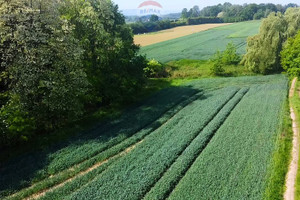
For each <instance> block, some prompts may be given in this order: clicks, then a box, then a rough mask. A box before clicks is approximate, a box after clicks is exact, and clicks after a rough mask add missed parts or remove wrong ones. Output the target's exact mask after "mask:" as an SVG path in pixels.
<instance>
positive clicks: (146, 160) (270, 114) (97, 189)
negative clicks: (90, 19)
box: [0, 75, 288, 200]
mask: <svg viewBox="0 0 300 200" xmlns="http://www.w3.org/2000/svg"><path fill="white" fill-rule="evenodd" d="M287 83H288V79H287V78H286V77H285V76H283V75H274V76H265V77H241V78H218V79H205V80H196V81H192V82H190V83H187V84H186V85H183V86H181V87H174V88H168V89H165V90H162V91H160V92H159V93H157V94H155V95H154V96H152V97H151V98H149V99H147V100H146V101H144V102H143V103H142V104H140V105H137V106H136V107H134V108H132V109H130V110H127V112H125V113H124V114H123V116H122V117H121V118H119V119H117V120H115V121H112V122H109V123H107V124H102V125H101V126H99V127H97V128H96V129H95V130H93V131H91V132H89V133H88V134H87V133H86V134H84V135H78V136H76V137H74V138H72V139H71V140H70V141H68V142H66V143H63V144H60V145H56V146H54V147H52V148H50V149H45V150H43V151H41V152H39V155H41V156H37V155H36V154H28V155H27V156H23V157H22V159H21V158H17V159H18V160H17V161H18V162H16V160H11V162H10V163H6V164H5V166H2V167H1V168H0V172H1V174H2V175H3V176H2V177H1V179H0V180H1V182H0V197H1V198H2V199H3V198H5V197H7V198H5V199H24V198H29V199H49V200H52V199H80V200H82V199H99V200H100V199H101V200H102V199H123V200H133V199H136V200H137V199H149V200H153V199H166V198H169V199H180V200H181V199H245V198H246V197H247V199H262V198H263V196H264V194H265V191H266V190H267V188H268V177H270V176H271V174H272V170H269V169H270V168H269V167H270V166H271V163H272V161H273V159H272V157H273V154H274V152H275V151H276V149H277V148H278V144H277V141H278V138H279V137H281V135H280V134H281V133H282V132H281V127H280V124H281V122H282V116H283V108H284V106H283V105H284V103H285V101H286V97H287V89H288V84H287ZM43 155H44V156H43ZM20 159H21V160H20ZM31 180H34V181H33V182H34V184H32V182H31ZM12 194H14V195H12Z"/></svg>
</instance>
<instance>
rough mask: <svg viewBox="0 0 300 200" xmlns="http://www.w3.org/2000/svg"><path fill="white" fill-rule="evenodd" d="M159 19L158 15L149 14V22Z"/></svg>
mask: <svg viewBox="0 0 300 200" xmlns="http://www.w3.org/2000/svg"><path fill="white" fill-rule="evenodd" d="M158 20H159V17H158V16H157V15H151V17H150V22H157V21H158Z"/></svg>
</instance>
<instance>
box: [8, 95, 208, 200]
mask: <svg viewBox="0 0 300 200" xmlns="http://www.w3.org/2000/svg"><path fill="white" fill-rule="evenodd" d="M202 94H203V93H202V92H200V93H196V94H194V95H193V96H192V97H190V98H189V99H187V100H185V101H182V102H180V103H179V104H177V105H175V106H174V107H172V108H171V109H170V110H168V111H167V112H166V113H164V115H163V116H161V117H160V118H159V119H158V120H156V121H155V122H154V123H152V124H150V125H148V126H147V127H145V128H143V129H142V130H140V131H139V132H138V133H136V134H134V135H133V136H131V137H130V138H128V139H126V140H124V141H123V142H121V143H119V144H117V145H115V146H113V147H111V148H109V149H107V150H105V151H103V152H101V153H99V154H98V155H95V156H94V157H92V158H90V159H88V160H86V161H84V162H82V163H80V164H78V165H75V166H72V167H71V168H69V169H67V170H65V171H63V172H60V173H58V174H55V175H54V176H52V177H51V178H49V179H45V180H44V181H41V182H39V183H36V184H35V185H33V186H32V187H30V188H26V189H24V190H21V191H20V192H18V193H16V194H14V195H12V196H11V197H10V198H13V199H22V198H26V197H28V196H30V195H33V194H34V193H36V192H39V191H41V190H46V189H49V188H51V187H55V185H59V184H60V183H61V182H64V181H65V180H68V179H70V178H72V177H74V176H75V175H77V174H78V173H80V172H81V171H84V170H86V169H88V168H90V167H91V166H93V165H96V164H97V163H101V162H103V161H105V160H107V159H110V158H111V157H113V156H114V155H117V154H118V153H120V152H122V151H124V150H125V149H126V148H128V147H129V146H131V145H135V144H136V143H139V142H140V141H141V140H143V139H144V138H145V137H146V136H147V135H148V134H150V133H152V132H153V131H155V130H157V129H159V128H160V127H162V126H163V125H164V124H166V123H167V122H168V121H169V120H170V119H171V118H172V117H174V116H175V115H176V114H177V113H178V112H180V110H182V109H183V108H184V107H186V106H188V105H189V104H190V103H192V102H193V101H194V100H196V99H197V98H199V97H200V96H201V95H202Z"/></svg>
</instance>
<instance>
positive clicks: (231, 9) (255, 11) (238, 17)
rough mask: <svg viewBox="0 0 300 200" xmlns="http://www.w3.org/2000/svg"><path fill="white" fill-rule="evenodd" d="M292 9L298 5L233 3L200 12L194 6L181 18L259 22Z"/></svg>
mask: <svg viewBox="0 0 300 200" xmlns="http://www.w3.org/2000/svg"><path fill="white" fill-rule="evenodd" d="M290 7H297V5H296V4H288V5H286V6H282V5H275V4H272V3H269V4H244V5H233V4H231V3H228V2H227V3H224V4H218V5H215V6H208V7H205V8H203V9H202V10H199V7H198V6H194V7H193V8H191V9H190V10H188V9H187V8H184V9H183V10H182V13H181V17H182V18H184V19H186V18H192V17H220V18H222V19H223V20H224V22H240V21H247V20H257V19H262V18H265V17H267V16H268V15H269V14H270V13H271V12H281V13H284V12H285V11H286V10H287V9H288V8H290Z"/></svg>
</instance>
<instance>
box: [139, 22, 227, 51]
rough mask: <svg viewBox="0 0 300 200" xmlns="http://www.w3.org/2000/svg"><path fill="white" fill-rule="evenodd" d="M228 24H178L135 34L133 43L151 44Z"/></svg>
mask: <svg viewBox="0 0 300 200" xmlns="http://www.w3.org/2000/svg"><path fill="white" fill-rule="evenodd" d="M226 25H228V24H201V25H194V26H180V27H176V28H172V29H168V30H163V31H159V32H155V33H148V34H144V35H135V36H134V43H135V44H139V45H141V46H142V47H144V46H148V45H151V44H156V43H159V42H164V41H167V40H171V39H175V38H179V37H183V36H186V35H190V34H193V33H198V32H201V31H206V30H209V29H212V28H216V27H221V26H226Z"/></svg>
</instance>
